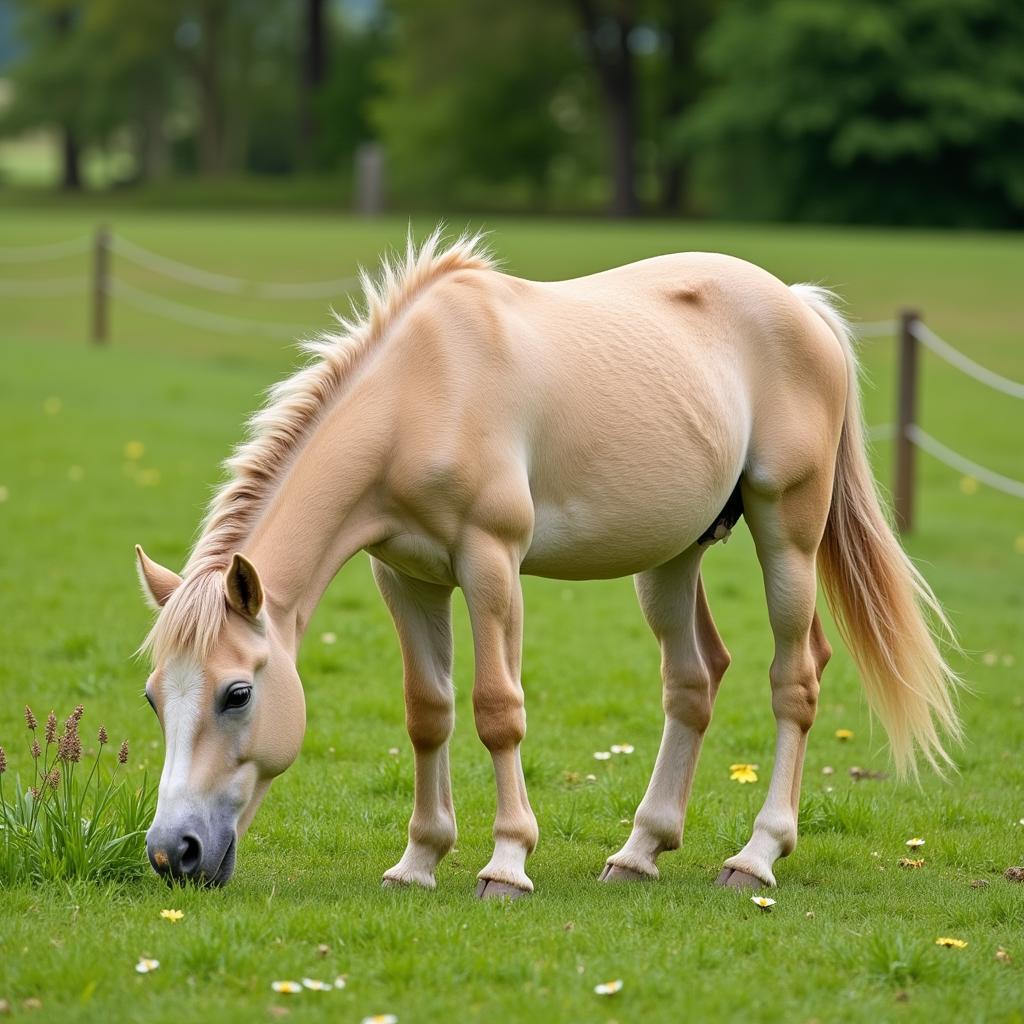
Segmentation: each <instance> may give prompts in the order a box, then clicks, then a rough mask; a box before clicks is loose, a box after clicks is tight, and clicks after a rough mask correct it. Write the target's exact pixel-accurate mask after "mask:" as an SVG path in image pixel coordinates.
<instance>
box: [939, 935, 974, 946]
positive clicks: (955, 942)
mask: <svg viewBox="0 0 1024 1024" xmlns="http://www.w3.org/2000/svg"><path fill="white" fill-rule="evenodd" d="M935 945H936V946H945V947H946V948H947V949H963V948H964V947H965V946H966V945H967V943H966V942H965V941H964V940H963V939H951V938H950V937H949V936H948V935H944V936H942V938H939V939H936V940H935Z"/></svg>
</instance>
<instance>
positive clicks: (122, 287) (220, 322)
mask: <svg viewBox="0 0 1024 1024" xmlns="http://www.w3.org/2000/svg"><path fill="white" fill-rule="evenodd" d="M109 290H110V294H111V295H113V296H115V297H116V298H120V299H124V300H125V302H127V303H129V305H132V306H135V307H136V308H137V309H141V310H144V311H145V312H147V313H156V314H157V315H158V316H162V317H165V318H167V319H168V320H176V321H178V323H182V324H187V325H188V326H190V327H199V328H201V329H202V330H208V331H218V332H220V333H221V334H262V335H265V336H267V337H270V338H294V337H296V336H297V335H301V334H305V333H308V332H309V330H310V329H309V327H308V326H306V327H300V326H298V325H295V324H275V323H267V322H266V321H262V320H242V319H240V318H239V317H234V316H224V315H222V314H220V313H210V312H207V311H206V310H205V309H196V308H195V306H186V305H184V304H183V303H181V302H175V301H174V300H173V299H165V298H164V297H163V296H160V295H153V294H152V293H151V292H146V291H143V290H142V289H141V288H135V287H134V286H133V285H130V284H125V282H124V281H119V280H117V279H114V280H112V281H111V282H110V289H109Z"/></svg>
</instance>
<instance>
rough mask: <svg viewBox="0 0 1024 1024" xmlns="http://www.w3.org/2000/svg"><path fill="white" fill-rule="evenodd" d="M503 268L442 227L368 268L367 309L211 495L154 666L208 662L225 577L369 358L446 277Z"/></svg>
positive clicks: (164, 617)
mask: <svg viewBox="0 0 1024 1024" xmlns="http://www.w3.org/2000/svg"><path fill="white" fill-rule="evenodd" d="M493 266H494V262H493V260H492V258H491V256H490V255H489V254H488V253H487V252H486V251H485V250H484V248H483V246H482V239H481V236H480V235H479V234H475V235H470V234H463V235H461V236H460V237H459V238H458V239H457V240H456V241H455V242H453V243H452V244H451V245H449V246H447V247H444V246H443V244H442V237H441V228H440V227H438V228H436V229H435V230H434V231H433V232H432V233H431V235H430V236H429V237H428V238H427V239H426V241H424V242H423V244H422V245H421V246H420V247H419V248H418V249H417V247H416V245H415V244H414V242H413V239H412V235H411V234H410V236H409V239H408V242H407V245H406V249H405V254H404V256H398V257H396V258H394V259H391V258H388V257H385V258H384V259H383V260H382V261H381V266H380V271H379V274H378V276H377V277H376V279H374V278H373V277H371V276H370V275H369V274H368V273H367V272H366V271H364V270H361V271H360V274H359V278H360V283H361V285H362V292H363V305H364V309H363V311H362V312H356V311H355V310H353V313H352V315H351V316H350V317H347V318H346V317H341V316H338V317H337V319H338V324H339V327H338V329H337V330H335V331H330V332H324V333H322V334H320V335H319V336H318V337H316V338H315V339H313V340H312V341H307V342H304V343H303V344H302V346H301V347H302V349H303V350H304V351H305V352H307V353H309V355H310V356H311V357H312V358H311V360H310V362H309V363H307V365H306V366H304V367H303V368H302V369H300V370H298V371H297V372H296V373H294V374H293V375H292V376H291V377H288V378H287V379H286V380H283V381H281V382H279V383H278V384H275V385H274V386H273V387H272V388H271V389H270V391H269V395H268V400H267V402H266V404H265V405H264V407H263V408H262V409H261V410H260V411H259V412H257V413H256V414H255V415H253V416H252V417H251V418H250V420H249V421H248V424H247V436H246V439H245V440H244V441H243V442H242V443H241V444H240V445H239V446H238V448H236V449H235V451H234V453H233V454H232V455H231V457H230V458H228V459H227V460H226V461H225V463H224V466H225V468H226V469H227V470H228V473H229V476H228V479H227V480H226V481H225V482H224V484H223V485H221V487H219V488H218V490H217V492H216V493H215V494H214V496H213V499H212V500H211V502H210V505H209V508H208V510H207V513H206V516H205V518H204V519H203V522H202V525H201V530H200V534H199V539H198V540H197V541H196V543H195V546H194V547H193V549H192V553H191V554H190V555H189V559H188V562H187V563H186V565H185V568H184V571H183V576H184V582H183V583H182V585H181V586H179V587H178V589H177V590H175V591H174V593H173V594H172V595H171V598H170V599H169V600H168V602H167V604H165V605H164V607H163V608H162V609H161V610H160V614H159V615H158V617H157V619H156V622H155V623H154V624H153V628H152V629H151V630H150V632H149V635H148V636H147V637H146V639H145V641H144V642H143V645H142V648H141V649H142V650H143V651H145V652H148V653H149V655H150V657H151V658H152V660H153V661H154V663H159V662H161V661H163V660H164V659H165V658H166V657H167V656H168V655H170V654H172V653H175V652H177V653H185V654H188V655H191V656H193V657H195V658H196V659H197V660H199V661H200V662H202V661H204V660H205V659H206V657H207V656H208V655H209V653H210V650H211V649H212V647H213V644H214V642H215V640H216V638H217V635H218V634H219V632H220V630H221V627H222V625H223V623H224V619H225V617H226V615H227V609H226V605H225V600H224V579H223V574H224V571H225V570H226V569H227V567H228V565H229V564H230V562H231V556H232V555H233V554H234V552H235V551H238V550H239V549H240V548H241V547H242V545H243V544H244V542H245V540H246V539H247V538H248V536H249V534H250V533H251V532H252V529H253V528H254V527H255V525H256V523H257V521H258V520H259V518H260V516H261V515H262V513H263V511H264V509H265V508H266V506H267V503H268V501H269V500H270V498H271V496H272V495H273V494H274V492H275V490H276V489H277V487H278V485H279V484H280V483H281V481H282V480H283V479H284V477H285V476H286V474H287V471H288V469H289V467H290V466H291V464H292V462H293V461H294V459H295V456H296V454H297V453H298V452H299V451H300V450H301V448H302V446H303V444H304V443H305V442H306V440H307V439H308V438H309V437H310V435H311V434H312V433H313V430H314V428H315V427H316V425H317V423H318V422H319V421H320V419H321V417H322V416H323V414H324V412H325V411H326V410H327V409H328V408H329V407H330V406H331V404H332V403H333V402H334V400H335V399H336V398H338V396H339V395H340V394H341V392H342V390H343V388H344V385H345V382H346V381H347V380H348V379H349V376H350V373H351V371H352V369H353V367H354V366H355V364H356V363H357V362H358V361H359V360H360V358H361V357H362V356H363V355H364V354H365V353H366V352H367V351H368V350H369V349H371V348H372V347H373V346H374V345H375V344H376V343H377V342H379V341H380V340H381V338H383V337H384V335H385V334H386V333H387V331H388V328H389V327H391V325H392V324H394V322H395V321H396V319H397V318H398V317H399V315H400V314H401V313H402V312H403V311H404V310H405V309H406V308H407V307H408V306H409V304H410V303H411V302H412V301H413V300H414V299H415V298H416V297H417V296H418V295H420V294H421V293H422V291H423V290H424V289H425V288H427V287H428V286H429V285H430V284H432V283H433V282H434V281H436V280H437V279H438V278H440V277H442V276H444V275H446V274H449V273H452V272H454V271H456V270H486V269H490V268H492V267H493ZM336 315H337V314H336Z"/></svg>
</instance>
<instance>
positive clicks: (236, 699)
mask: <svg viewBox="0 0 1024 1024" xmlns="http://www.w3.org/2000/svg"><path fill="white" fill-rule="evenodd" d="M251 698H252V687H251V686H249V685H248V684H247V683H240V684H238V685H236V686H232V687H231V689H230V690H228V692H227V695H226V696H225V697H224V710H225V711H234V710H237V709H238V708H244V707H245V706H246V704H248V703H249V701H250V699H251Z"/></svg>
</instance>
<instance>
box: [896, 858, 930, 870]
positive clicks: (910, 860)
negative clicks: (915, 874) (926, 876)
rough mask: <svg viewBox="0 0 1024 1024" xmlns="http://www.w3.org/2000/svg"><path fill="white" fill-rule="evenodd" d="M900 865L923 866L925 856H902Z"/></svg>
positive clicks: (909, 866) (905, 866)
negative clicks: (915, 857)
mask: <svg viewBox="0 0 1024 1024" xmlns="http://www.w3.org/2000/svg"><path fill="white" fill-rule="evenodd" d="M899 865H900V867H901V868H923V867H924V857H918V858H917V859H914V858H912V857H900V859H899Z"/></svg>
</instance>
